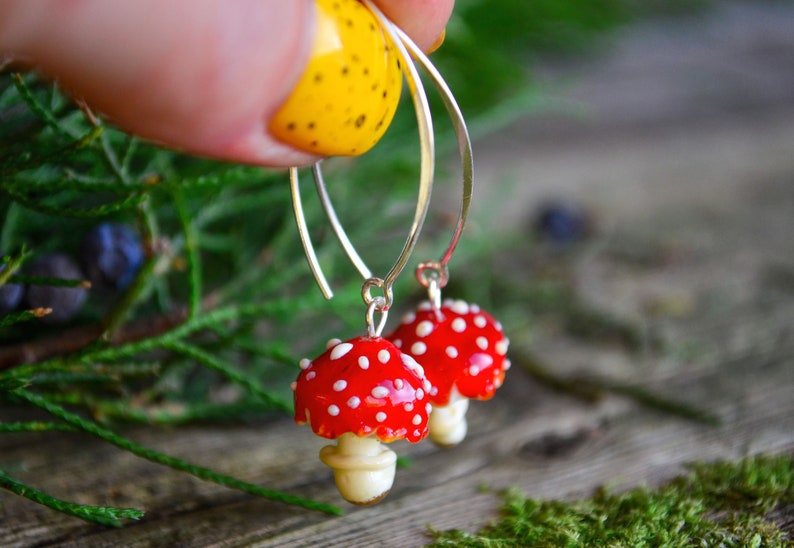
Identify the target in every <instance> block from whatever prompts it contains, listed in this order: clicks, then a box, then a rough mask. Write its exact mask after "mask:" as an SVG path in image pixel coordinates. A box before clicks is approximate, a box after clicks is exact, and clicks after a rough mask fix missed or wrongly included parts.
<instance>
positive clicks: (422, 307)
mask: <svg viewBox="0 0 794 548" xmlns="http://www.w3.org/2000/svg"><path fill="white" fill-rule="evenodd" d="M416 309H417V310H432V309H433V305H432V304H430V301H422V302H421V303H419V306H417V307H416Z"/></svg>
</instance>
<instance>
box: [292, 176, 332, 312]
mask: <svg viewBox="0 0 794 548" xmlns="http://www.w3.org/2000/svg"><path fill="white" fill-rule="evenodd" d="M289 183H290V193H291V194H292V211H293V212H294V213H295V224H297V225H298V236H300V239H301V244H303V253H304V255H306V260H307V261H308V263H309V268H310V269H311V271H312V274H313V275H314V279H315V280H316V281H317V285H318V286H320V291H322V292H323V296H324V297H325V298H326V299H328V300H330V299H331V298H332V297H333V296H334V292H333V290H332V289H331V285H330V284H329V283H328V280H326V279H325V274H323V269H322V268H320V261H319V260H318V259H317V253H315V252H314V245H312V239H311V236H309V227H308V226H307V225H306V215H305V214H304V213H303V202H302V201H301V190H300V180H299V178H298V168H297V167H291V168H289Z"/></svg>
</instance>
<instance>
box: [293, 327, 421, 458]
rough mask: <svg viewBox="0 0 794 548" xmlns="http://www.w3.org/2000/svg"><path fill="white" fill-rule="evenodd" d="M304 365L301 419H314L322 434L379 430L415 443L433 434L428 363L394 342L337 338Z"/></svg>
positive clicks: (299, 388) (298, 397)
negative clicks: (429, 425)
mask: <svg viewBox="0 0 794 548" xmlns="http://www.w3.org/2000/svg"><path fill="white" fill-rule="evenodd" d="M301 369H302V371H301V372H300V374H299V375H298V380H297V381H296V382H295V383H294V385H293V389H294V391H295V422H297V423H298V424H304V423H307V422H308V423H309V424H310V425H311V427H312V430H313V431H314V433H315V434H317V435H318V436H322V437H324V438H329V439H336V438H338V437H339V436H341V435H342V434H344V433H346V432H350V433H353V434H355V435H356V436H359V437H364V436H368V435H370V434H373V433H374V434H376V435H377V436H378V438H380V440H381V441H385V442H390V441H393V440H395V439H399V438H405V439H407V440H408V441H410V442H414V443H415V442H417V441H419V440H421V439H423V438H424V437H425V436H427V418H428V414H429V413H430V409H431V407H430V403H429V401H428V395H429V392H430V391H431V390H432V386H431V384H430V383H429V382H428V380H427V379H426V378H425V376H424V370H423V368H422V366H421V365H419V364H418V363H416V361H415V360H414V359H413V358H412V357H411V356H408V355H407V354H404V353H402V352H401V351H400V349H399V348H397V347H396V346H394V344H392V343H391V342H389V341H388V340H386V339H384V338H381V337H357V338H355V339H350V340H348V341H345V342H339V341H338V340H332V341H329V345H328V349H327V350H326V351H325V352H324V353H323V354H321V355H320V356H318V357H317V358H316V359H314V360H312V361H309V360H302V361H301Z"/></svg>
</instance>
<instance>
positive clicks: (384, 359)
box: [378, 348, 391, 363]
mask: <svg viewBox="0 0 794 548" xmlns="http://www.w3.org/2000/svg"><path fill="white" fill-rule="evenodd" d="M390 359H391V354H389V351H388V350H386V349H385V348H383V349H381V350H380V351H378V361H379V362H380V363H389V360H390Z"/></svg>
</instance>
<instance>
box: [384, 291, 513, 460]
mask: <svg viewBox="0 0 794 548" xmlns="http://www.w3.org/2000/svg"><path fill="white" fill-rule="evenodd" d="M388 338H389V340H391V341H393V342H394V344H395V345H396V346H398V347H399V348H400V349H401V350H402V351H403V352H406V353H408V354H410V355H412V356H414V357H415V358H417V359H421V360H422V362H423V363H424V364H425V366H426V369H425V372H426V374H427V378H428V379H429V381H430V382H431V383H432V384H433V390H432V391H431V393H430V402H431V403H432V404H433V410H432V411H433V412H432V415H431V416H430V439H432V440H433V441H434V442H435V443H436V444H437V445H440V446H442V447H449V446H452V445H457V444H458V443H460V442H461V441H462V440H463V438H465V437H466V431H467V429H468V426H467V423H466V411H467V409H468V407H469V399H471V398H474V399H478V400H488V399H490V398H492V397H493V395H494V392H496V389H497V388H499V387H500V386H501V385H502V382H503V380H504V376H505V371H506V370H507V369H509V368H510V360H508V359H507V357H506V354H507V347H508V345H509V341H508V339H507V337H505V335H504V333H502V326H501V325H500V324H499V322H497V321H496V320H495V319H494V318H493V317H491V316H490V315H489V314H488V313H486V312H484V311H483V310H481V309H480V307H478V306H477V305H475V304H468V303H467V302H465V301H461V300H456V301H452V300H448V301H445V302H444V304H443V305H441V306H434V305H433V303H432V302H431V301H425V302H424V303H422V304H420V305H419V307H418V309H417V310H416V312H415V313H411V314H409V315H408V316H406V317H405V318H404V320H403V323H402V325H400V327H398V328H397V329H396V330H395V331H394V332H393V333H392V334H391V335H389V337H388Z"/></svg>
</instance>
